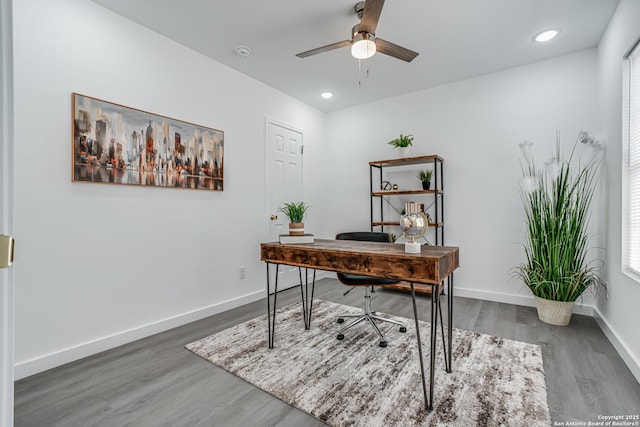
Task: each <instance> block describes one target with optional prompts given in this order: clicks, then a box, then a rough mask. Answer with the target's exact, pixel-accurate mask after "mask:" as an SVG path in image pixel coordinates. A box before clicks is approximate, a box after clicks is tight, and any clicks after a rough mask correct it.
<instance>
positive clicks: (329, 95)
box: [320, 90, 333, 99]
mask: <svg viewBox="0 0 640 427" xmlns="http://www.w3.org/2000/svg"><path fill="white" fill-rule="evenodd" d="M320 96H321V97H323V98H324V99H331V98H333V92H330V91H328V90H325V91H324V92H321V93H320Z"/></svg>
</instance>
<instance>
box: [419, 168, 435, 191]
mask: <svg viewBox="0 0 640 427" xmlns="http://www.w3.org/2000/svg"><path fill="white" fill-rule="evenodd" d="M432 174H433V171H432V170H431V169H425V170H421V171H420V172H418V179H419V180H420V181H421V182H422V189H423V190H428V189H429V188H430V187H431V175H432Z"/></svg>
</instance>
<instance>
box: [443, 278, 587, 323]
mask: <svg viewBox="0 0 640 427" xmlns="http://www.w3.org/2000/svg"><path fill="white" fill-rule="evenodd" d="M453 293H454V295H455V296H457V297H465V298H473V299H481V300H485V301H494V302H504V303H507V304H515V305H524V306H526V307H535V306H536V300H535V299H534V298H533V296H532V295H519V294H505V293H502V292H491V291H479V290H476V289H467V288H460V287H456V286H455V285H454V287H453ZM594 309H595V307H594V306H592V305H588V304H580V303H578V302H576V303H575V305H574V306H573V312H574V313H575V314H584V315H586V316H593V314H594Z"/></svg>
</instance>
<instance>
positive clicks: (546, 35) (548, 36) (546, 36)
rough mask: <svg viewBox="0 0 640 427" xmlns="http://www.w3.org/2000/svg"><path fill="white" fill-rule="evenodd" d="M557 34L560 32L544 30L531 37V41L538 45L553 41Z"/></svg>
mask: <svg viewBox="0 0 640 427" xmlns="http://www.w3.org/2000/svg"><path fill="white" fill-rule="evenodd" d="M559 33H560V30H545V31H542V32H541V33H538V34H536V35H535V36H534V37H533V41H535V42H538V43H544V42H548V41H549V40H552V39H554V38H555V37H556V36H557V35H558V34H559Z"/></svg>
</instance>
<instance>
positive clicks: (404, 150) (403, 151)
mask: <svg viewBox="0 0 640 427" xmlns="http://www.w3.org/2000/svg"><path fill="white" fill-rule="evenodd" d="M400 157H411V147H400Z"/></svg>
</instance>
